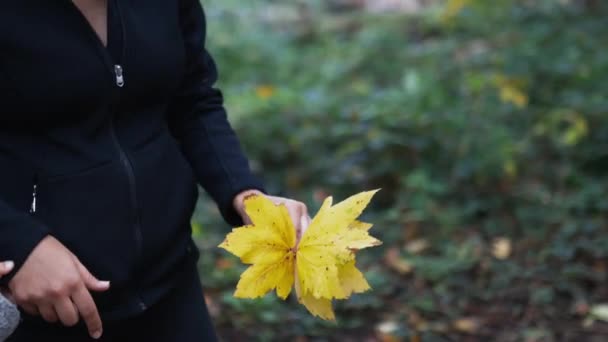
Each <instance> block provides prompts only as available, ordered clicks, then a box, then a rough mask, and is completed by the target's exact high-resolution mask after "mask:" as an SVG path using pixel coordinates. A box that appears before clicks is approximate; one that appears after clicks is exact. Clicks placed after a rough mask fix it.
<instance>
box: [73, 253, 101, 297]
mask: <svg viewBox="0 0 608 342" xmlns="http://www.w3.org/2000/svg"><path fill="white" fill-rule="evenodd" d="M74 259H75V260H74V262H75V263H76V267H77V268H78V272H79V273H80V277H81V278H82V281H83V282H84V285H85V286H86V287H87V289H89V290H91V291H97V292H103V291H107V290H108V289H109V288H110V282H109V281H101V280H99V279H97V278H95V276H93V275H92V274H91V272H89V270H87V268H86V267H84V265H83V264H82V263H81V262H80V260H78V259H77V258H76V257H74Z"/></svg>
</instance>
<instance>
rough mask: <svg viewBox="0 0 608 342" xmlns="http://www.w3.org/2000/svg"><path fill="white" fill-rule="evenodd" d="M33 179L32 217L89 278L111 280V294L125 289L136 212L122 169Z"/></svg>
mask: <svg viewBox="0 0 608 342" xmlns="http://www.w3.org/2000/svg"><path fill="white" fill-rule="evenodd" d="M38 180H39V181H38V184H37V187H36V188H37V191H36V192H37V193H36V212H35V213H34V215H35V216H36V217H37V218H38V219H39V220H41V221H42V222H44V223H45V224H46V225H47V226H48V227H49V229H50V230H51V234H52V235H53V236H54V237H55V238H56V239H57V240H59V241H60V242H61V243H63V244H64V245H65V246H66V247H67V248H68V249H69V250H70V251H72V253H74V255H76V256H77V257H78V258H79V259H80V261H81V262H82V264H83V265H84V266H85V267H87V268H88V269H89V271H90V272H91V273H92V274H93V275H94V276H96V277H97V278H98V279H102V280H109V281H111V282H112V290H117V289H120V288H121V287H122V286H124V285H125V284H126V283H127V282H128V280H129V276H130V273H131V270H132V267H133V264H134V257H135V252H134V247H135V235H134V229H133V222H134V213H135V210H134V209H133V208H131V204H130V203H129V201H128V199H129V192H128V191H129V190H128V189H129V187H128V185H127V178H126V174H125V171H124V169H123V168H122V165H121V164H120V163H119V162H118V161H116V162H110V163H106V164H103V165H101V166H96V167H94V168H91V169H88V170H85V171H82V172H79V173H77V174H73V175H68V176H61V177H53V178H46V179H45V178H44V177H40V176H39V177H38Z"/></svg>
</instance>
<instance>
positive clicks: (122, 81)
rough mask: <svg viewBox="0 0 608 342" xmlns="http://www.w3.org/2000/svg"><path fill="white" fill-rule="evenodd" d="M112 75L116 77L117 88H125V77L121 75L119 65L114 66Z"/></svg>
mask: <svg viewBox="0 0 608 342" xmlns="http://www.w3.org/2000/svg"><path fill="white" fill-rule="evenodd" d="M114 75H115V76H116V85H117V86H118V88H122V87H124V86H125V77H124V76H123V74H122V66H121V65H120V64H116V65H114Z"/></svg>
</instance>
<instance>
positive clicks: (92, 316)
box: [72, 286, 103, 339]
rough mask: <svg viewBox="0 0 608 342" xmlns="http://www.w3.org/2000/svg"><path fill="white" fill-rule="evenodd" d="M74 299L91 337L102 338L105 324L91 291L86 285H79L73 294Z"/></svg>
mask: <svg viewBox="0 0 608 342" xmlns="http://www.w3.org/2000/svg"><path fill="white" fill-rule="evenodd" d="M72 300H73V302H74V305H76V308H77V309H78V312H80V316H81V317H82V319H83V321H84V323H85V324H86V326H87V329H88V330H89V334H90V335H91V337H92V338H94V339H98V338H100V337H101V334H102V333H103V326H102V323H101V318H100V317H99V312H98V311H97V306H95V302H94V301H93V297H91V294H90V293H89V291H88V290H87V289H86V288H85V287H84V286H81V287H79V288H78V290H77V291H76V292H75V293H74V294H73V295H72Z"/></svg>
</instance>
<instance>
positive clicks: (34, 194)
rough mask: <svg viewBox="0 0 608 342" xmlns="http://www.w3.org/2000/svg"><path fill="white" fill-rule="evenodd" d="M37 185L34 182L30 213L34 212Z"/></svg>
mask: <svg viewBox="0 0 608 342" xmlns="http://www.w3.org/2000/svg"><path fill="white" fill-rule="evenodd" d="M37 188H38V185H37V184H36V183H34V190H33V192H32V206H31V207H30V214H35V213H36V195H37V193H38V189H37Z"/></svg>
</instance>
